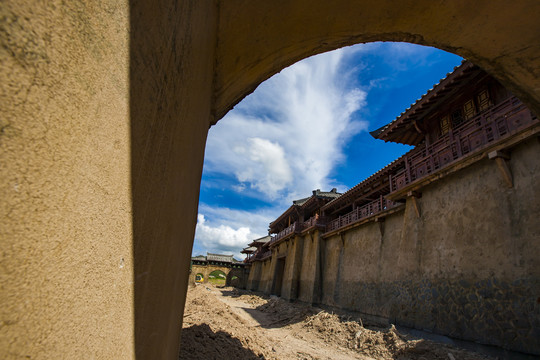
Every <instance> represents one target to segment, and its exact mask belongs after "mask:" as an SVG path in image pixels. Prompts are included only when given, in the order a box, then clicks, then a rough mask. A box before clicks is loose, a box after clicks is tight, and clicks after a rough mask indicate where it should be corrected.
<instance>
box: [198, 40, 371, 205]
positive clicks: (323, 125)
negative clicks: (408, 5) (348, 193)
mask: <svg viewBox="0 0 540 360" xmlns="http://www.w3.org/2000/svg"><path fill="white" fill-rule="evenodd" d="M351 51H352V50H349V49H340V50H337V51H333V52H330V53H326V54H321V55H318V56H315V57H311V58H308V59H305V60H303V61H301V62H299V63H297V64H295V65H293V66H291V67H289V68H287V69H284V70H283V71H282V72H281V73H279V74H277V75H275V76H274V77H272V78H271V79H269V80H268V81H266V82H265V83H263V84H261V86H260V87H259V88H258V89H257V90H256V91H255V92H254V93H253V94H252V95H250V96H248V97H247V98H246V99H244V100H243V101H242V103H240V104H239V105H238V107H237V109H235V110H233V111H231V112H230V113H229V114H227V116H225V118H224V119H222V120H221V121H220V122H219V123H218V124H217V125H216V126H214V127H212V129H211V130H210V133H209V137H208V145H207V149H206V160H205V170H206V171H211V172H217V173H222V174H227V175H233V176H235V178H236V179H237V180H238V182H239V183H238V184H235V185H233V186H234V187H233V188H234V189H238V190H239V189H249V190H251V192H252V193H253V192H255V194H252V195H255V196H257V197H259V198H261V199H263V200H275V199H278V198H279V199H282V200H285V201H284V202H290V200H292V199H293V198H295V197H304V196H306V194H309V193H310V192H311V190H313V189H316V188H321V189H329V188H331V187H333V185H335V184H332V183H331V180H330V179H329V178H328V175H329V174H330V172H331V170H332V169H333V168H334V166H336V164H338V163H339V162H341V161H343V160H344V155H343V151H342V149H343V146H344V145H345V144H346V142H347V141H348V140H349V139H350V138H351V137H352V136H353V135H355V134H356V133H358V132H359V131H362V130H365V129H367V124H366V123H365V122H362V121H359V120H355V119H353V113H354V112H355V111H357V110H359V109H360V108H361V107H362V106H364V105H365V97H366V93H365V92H364V91H362V90H360V89H358V88H355V87H354V86H352V85H351V84H350V83H348V81H347V79H348V78H347V77H342V76H340V75H343V73H344V72H345V71H347V69H342V67H340V64H341V63H342V60H343V58H344V56H345V55H346V54H347V52H351ZM242 183H244V184H246V185H247V186H245V185H244V186H242V185H241V184H242Z"/></svg>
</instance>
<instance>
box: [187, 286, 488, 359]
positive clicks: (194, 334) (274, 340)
mask: <svg viewBox="0 0 540 360" xmlns="http://www.w3.org/2000/svg"><path fill="white" fill-rule="evenodd" d="M181 346H182V349H181V352H180V359H184V360H187V359H205V360H208V359H220V360H224V359H324V360H326V359H403V360H405V359H419V360H430V359H445V360H473V359H488V358H487V357H486V356H483V355H480V354H478V353H474V352H470V351H466V350H462V349H458V348H455V347H451V346H449V345H444V344H439V343H434V342H431V341H427V340H415V339H410V338H408V337H407V336H406V335H404V334H400V333H399V332H398V331H397V330H396V328H395V327H394V326H393V325H391V326H386V327H384V326H383V327H381V326H380V325H379V327H378V326H376V325H374V324H366V323H363V322H362V319H359V318H356V319H353V318H351V317H350V316H348V315H345V314H341V315H338V314H335V313H328V312H326V311H324V310H321V309H317V308H314V307H310V306H306V305H303V304H298V303H289V302H287V301H284V300H282V299H279V298H275V297H266V296H263V295H260V294H254V293H252V292H248V291H243V290H238V289H234V288H217V287H214V286H212V285H206V284H204V285H197V286H195V287H190V289H189V291H188V295H187V300H186V308H185V311H184V324H183V329H182V342H181Z"/></svg>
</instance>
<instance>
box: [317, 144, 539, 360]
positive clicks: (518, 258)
mask: <svg viewBox="0 0 540 360" xmlns="http://www.w3.org/2000/svg"><path fill="white" fill-rule="evenodd" d="M539 153H540V143H539V142H538V141H537V140H536V139H531V140H529V141H527V142H526V143H523V144H521V145H519V146H517V147H516V148H515V149H513V150H512V154H511V156H512V159H511V162H510V165H511V169H512V173H513V174H514V187H513V188H512V189H508V188H506V187H505V184H504V183H503V180H502V177H501V175H500V173H499V172H498V170H497V166H496V164H495V163H494V162H492V161H490V160H487V159H485V160H482V161H480V162H479V163H477V164H475V165H473V166H471V167H469V168H466V169H464V170H462V171H460V172H458V173H455V174H453V175H451V176H449V177H447V178H445V179H442V180H440V181H437V182H435V183H433V184H431V185H429V186H428V187H426V188H424V189H423V191H422V198H421V199H419V200H418V202H419V203H420V207H421V217H420V218H418V217H417V216H416V213H415V211H414V209H413V208H412V206H411V204H410V201H408V203H407V207H406V210H405V212H404V213H399V214H396V215H392V216H389V217H387V218H386V221H385V225H384V229H385V230H384V235H383V236H381V233H380V231H379V227H378V224H376V223H368V224H366V225H363V226H360V227H358V228H355V229H353V230H351V231H348V232H346V233H344V234H342V237H341V236H339V235H336V236H332V237H330V238H328V239H326V241H325V251H324V254H325V260H324V262H323V265H324V288H323V301H322V302H323V303H325V304H328V305H333V306H339V307H343V308H347V309H354V310H358V311H361V312H365V313H368V314H372V315H379V316H383V317H386V318H389V319H390V320H391V321H393V322H397V323H399V324H403V325H407V326H411V327H415V328H419V329H427V330H430V331H435V332H438V333H443V334H448V335H452V336H456V337H460V338H465V339H470V340H476V341H481V342H485V343H491V344H497V345H502V346H505V347H508V348H512V349H515V350H520V351H525V352H531V353H537V354H538V353H540V348H539V345H538V343H537V341H536V340H537V339H538V336H539V333H538V331H539V329H540V327H539V325H540V304H539V303H538V301H537V300H538V293H540V260H539V259H540V241H539V239H540V222H539V221H538V218H540V203H539V201H538V200H539V199H540V188H539V187H538V183H539V180H540V159H539V157H538V154H539ZM342 238H343V241H342ZM343 244H344V245H343Z"/></svg>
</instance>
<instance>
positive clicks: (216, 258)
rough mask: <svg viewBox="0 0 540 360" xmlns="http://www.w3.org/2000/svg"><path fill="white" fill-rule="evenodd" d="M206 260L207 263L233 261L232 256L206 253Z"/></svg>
mask: <svg viewBox="0 0 540 360" xmlns="http://www.w3.org/2000/svg"><path fill="white" fill-rule="evenodd" d="M206 260H208V261H220V262H233V260H234V259H233V255H223V254H211V253H207V255H206Z"/></svg>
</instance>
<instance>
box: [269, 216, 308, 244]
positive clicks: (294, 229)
mask: <svg viewBox="0 0 540 360" xmlns="http://www.w3.org/2000/svg"><path fill="white" fill-rule="evenodd" d="M300 230H301V225H300V224H299V223H298V222H297V221H295V222H294V223H292V224H291V225H289V226H288V227H286V228H285V229H283V230H281V231H280V232H279V233H277V234H276V235H274V236H272V238H271V239H270V243H269V245H272V244H275V243H277V242H278V241H280V240H282V239H284V238H286V237H288V236H289V235H291V234H293V233H296V232H299V231H300Z"/></svg>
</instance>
